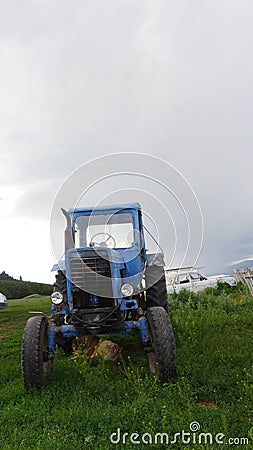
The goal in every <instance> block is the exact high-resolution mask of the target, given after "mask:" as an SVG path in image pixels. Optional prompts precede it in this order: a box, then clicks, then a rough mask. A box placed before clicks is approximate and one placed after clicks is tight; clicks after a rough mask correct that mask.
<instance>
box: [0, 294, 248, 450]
mask: <svg viewBox="0 0 253 450" xmlns="http://www.w3.org/2000/svg"><path fill="white" fill-rule="evenodd" d="M189 295H190V294H189V293H186V292H182V293H181V294H179V295H178V296H171V298H170V301H171V307H170V314H171V318H172V322H173V325H174V330H175V336H176V342H177V372H178V377H177V380H176V381H175V382H174V383H172V384H166V385H161V384H160V383H159V382H158V381H157V380H155V379H153V378H152V377H151V376H149V375H148V373H147V364H146V359H145V355H144V353H143V350H142V347H141V344H140V339H139V335H138V333H137V334H136V333H133V334H131V335H130V336H114V337H113V338H112V339H113V340H114V341H115V342H117V343H119V344H120V345H121V347H122V348H123V352H122V358H121V360H120V361H119V362H118V363H115V362H111V361H107V362H105V361H103V360H101V359H100V360H98V361H96V362H95V363H94V362H92V361H91V360H90V359H89V358H87V357H85V356H84V355H81V356H80V357H78V358H75V359H72V358H71V357H66V356H64V355H63V353H62V352H61V351H60V350H58V351H57V352H56V357H55V361H54V369H53V371H52V374H51V376H50V379H49V382H48V384H47V386H45V387H44V388H43V389H42V390H41V391H37V390H36V389H33V390H31V391H29V392H26V391H25V389H24V387H23V384H22V379H21V370H20V347H21V339H22V334H23V329H24V325H25V322H26V320H27V318H28V317H29V313H28V311H29V310H39V311H44V312H45V313H47V314H49V309H50V301H49V298H47V297H40V298H27V299H22V300H12V301H9V306H8V308H7V309H6V310H2V311H0V357H1V361H0V402H1V407H0V419H1V428H0V449H1V450H5V449H6V450H7V449H10V450H16V449H26V450H28V449H33V450H36V449H45V450H51V449H52V450H57V449H59V450H72V449H101V450H108V449H113V448H117V449H118V448H119V449H121V448H122V449H123V448H124V449H133V448H141V449H144V448H151V449H156V448H157V449H163V448H172V449H174V448H175V449H194V450H195V449H206V448H214V449H218V448H220V449H221V448H228V447H229V444H230V443H231V444H232V442H233V445H232V447H235V446H236V447H237V448H253V440H252V438H253V389H252V387H253V367H252V360H253V326H252V323H253V321H252V315H253V300H252V298H251V297H250V296H249V294H248V293H247V291H245V290H244V289H242V288H237V289H236V290H235V291H233V292H231V291H222V290H220V291H218V292H216V291H215V290H213V289H207V290H206V291H205V292H203V293H199V294H197V295H190V297H189ZM119 429H120V437H118V436H119V435H118V433H119V431H118V430H119ZM183 430H184V431H183ZM201 432H202V433H204V434H205V435H201ZM112 433H116V434H114V435H113V439H112V440H113V441H114V442H118V441H119V442H118V443H112V442H111V440H110V436H111V434H112ZM123 433H128V435H125V437H124V438H123ZM133 433H136V434H135V435H134V434H133ZM137 433H138V434H139V436H138V435H137ZM145 433H146V434H145ZM158 433H165V434H166V433H167V437H169V439H170V441H171V440H173V442H174V441H176V442H175V443H171V442H170V441H169V442H170V443H168V445H167V444H166V435H164V436H163V437H161V436H160V435H158ZM175 433H179V434H178V435H176V436H175V437H174V435H175ZM186 433H189V434H186ZM207 433H209V435H207ZM219 433H220V434H219ZM221 433H222V435H224V436H223V437H222V435H221ZM217 434H219V435H218V436H217ZM242 438H247V440H248V445H244V444H245V443H246V440H245V441H243V440H241V439H242ZM161 439H164V441H163V442H164V443H163V444H161ZM216 439H217V440H218V441H216ZM229 439H234V441H232V440H231V441H229ZM131 440H132V442H131ZM205 440H206V443H205ZM138 441H140V443H139V444H138V443H137V442H138ZM221 441H223V444H221V443H219V442H221ZM124 442H125V443H124ZM134 442H135V443H134ZM210 442H212V445H211V444H210ZM226 442H227V444H226Z"/></svg>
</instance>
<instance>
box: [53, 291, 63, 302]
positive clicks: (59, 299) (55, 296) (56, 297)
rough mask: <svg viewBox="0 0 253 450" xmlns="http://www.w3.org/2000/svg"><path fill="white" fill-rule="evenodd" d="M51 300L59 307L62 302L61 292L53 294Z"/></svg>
mask: <svg viewBox="0 0 253 450" xmlns="http://www.w3.org/2000/svg"><path fill="white" fill-rule="evenodd" d="M51 300H52V303H53V304H54V305H60V304H61V303H62V301H63V295H62V294H61V292H53V293H52V294H51Z"/></svg>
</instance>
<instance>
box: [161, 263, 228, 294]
mask: <svg viewBox="0 0 253 450" xmlns="http://www.w3.org/2000/svg"><path fill="white" fill-rule="evenodd" d="M199 269H201V267H182V268H178V269H167V270H166V284H167V291H168V293H169V294H172V293H173V292H176V293H178V292H179V291H181V289H188V290H189V291H192V292H199V291H203V290H204V289H206V288H207V287H217V286H218V282H219V281H220V282H222V283H226V284H227V285H228V286H230V287H234V286H236V281H235V278H234V277H233V276H232V275H210V276H206V275H203V274H202V273H201V272H199Z"/></svg>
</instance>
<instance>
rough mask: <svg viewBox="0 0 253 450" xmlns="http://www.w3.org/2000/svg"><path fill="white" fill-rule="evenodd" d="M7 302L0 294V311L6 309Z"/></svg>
mask: <svg viewBox="0 0 253 450" xmlns="http://www.w3.org/2000/svg"><path fill="white" fill-rule="evenodd" d="M7 305H8V302H7V298H6V297H5V295H3V294H1V293H0V309H4V308H7Z"/></svg>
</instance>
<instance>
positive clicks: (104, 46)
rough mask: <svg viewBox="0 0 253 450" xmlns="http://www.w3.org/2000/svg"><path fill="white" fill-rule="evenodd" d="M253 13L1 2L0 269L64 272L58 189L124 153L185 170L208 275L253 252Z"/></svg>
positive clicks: (26, 273) (203, 6) (239, 7)
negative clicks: (90, 165) (53, 224)
mask: <svg viewBox="0 0 253 450" xmlns="http://www.w3.org/2000/svg"><path fill="white" fill-rule="evenodd" d="M252 23H253V3H252V1H251V0H248V1H247V0H240V2H239V1H238V0H212V1H211V0H209V1H203V0H198V1H197V0H191V1H189V0H179V1H169V0H164V1H162V0H156V1H154V0H152V1H150V0H118V1H116V0H110V1H109V0H108V1H105V0H100V1H98V0H90V1H85V2H84V1H83V0H82V1H81V0H76V1H75V2H69V1H65V0H54V1H52V0H50V1H49V0H40V1H39V0H26V1H25V0H22V1H20V0H8V1H7V0H6V1H4V0H0V64H1V70H0V149H1V153H0V160H1V177H0V186H1V190H0V205H1V211H0V220H1V222H0V226H1V233H0V272H1V271H2V270H5V271H7V272H8V273H10V274H11V275H13V276H15V277H17V276H19V275H22V277H23V278H24V279H28V280H34V281H52V280H53V278H54V277H53V275H52V274H51V273H50V269H51V265H52V264H53V263H54V255H53V254H52V250H51V242H50V224H49V220H50V215H51V210H52V207H53V204H54V199H55V197H56V195H57V192H58V190H59V189H60V187H61V186H62V184H63V183H64V181H65V180H66V178H68V177H69V175H70V174H71V173H72V172H73V171H74V170H76V169H78V168H79V167H81V166H83V165H84V164H85V163H87V162H88V161H89V160H91V159H92V158H95V157H100V156H103V155H106V154H108V153H118V152H120V153H122V152H140V153H146V154H148V155H153V156H156V157H159V158H162V159H164V160H166V161H168V163H170V164H172V165H173V166H174V167H175V168H176V169H177V170H179V171H180V172H181V173H182V174H183V176H184V177H185V178H186V179H187V180H188V182H189V183H190V185H191V186H192V189H193V190H194V192H195V194H196V196H197V198H198V200H199V203H200V206H201V210H202V214H203V220H204V241H203V247H202V252H201V255H200V258H199V261H198V262H199V264H200V265H205V266H206V272H207V273H215V272H221V271H222V272H224V271H226V272H228V273H229V271H230V269H229V264H230V263H231V262H233V261H237V260H241V259H244V258H249V257H252V255H253V246H252V235H253V233H252V231H253V210H252V207H251V200H252V198H253V192H252V191H253V189H252V168H253V164H252V162H253V161H252V160H253V154H252V141H253V139H252V133H253V129H252V119H253V59H252V54H253V27H252ZM117 167H118V166H117ZM151 168H152V167H150V169H151ZM141 169H142V168H141V167H138V172H141ZM94 170H95V169H94ZM163 176H164V174H163ZM167 184H168V186H169V185H170V180H169V179H168V180H167ZM119 185H120V182H119V181H117V186H119ZM124 186H125V185H124ZM137 188H138V189H139V193H138V189H137ZM76 189H77V191H76V195H77V197H79V195H80V193H82V192H83V190H84V189H85V180H83V185H82V186H78V187H77V188H76ZM125 189H126V186H125ZM136 189H137V190H136V192H135V193H134V192H131V195H130V197H131V198H129V199H130V200H131V201H132V200H133V197H134V196H135V197H136V198H135V199H136V200H137V201H138V200H139V201H140V202H142V199H143V201H144V203H145V198H143V195H142V194H141V193H140V186H139V187H138V186H137V187H136ZM147 189H151V190H152V188H150V187H148V186H147ZM79 191H80V192H79ZM149 193H150V192H149ZM157 195H159V193H157ZM137 197H138V198H137ZM91 200H92V198H91ZM124 200H127V196H126V194H124ZM94 201H97V197H96V196H95V195H94ZM186 201H187V200H186ZM166 202H167V207H168V205H169V199H167V200H166V201H165V203H166ZM147 203H148V202H147ZM62 206H63V207H64V206H69V205H62ZM159 214H160V212H159V208H158V207H157V209H156V207H155V208H154V210H153V215H154V217H155V218H156V219H157V217H158V216H159ZM157 225H158V227H159V220H157ZM168 229H169V230H170V228H168ZM180 230H181V228H180V226H179V227H178V232H177V239H178V240H179V241H180V239H182V240H183V239H184V236H183V235H182V236H180ZM182 234H183V231H182ZM168 239H169V238H168ZM167 256H168V258H169V256H170V255H167ZM169 259H170V258H169Z"/></svg>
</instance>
